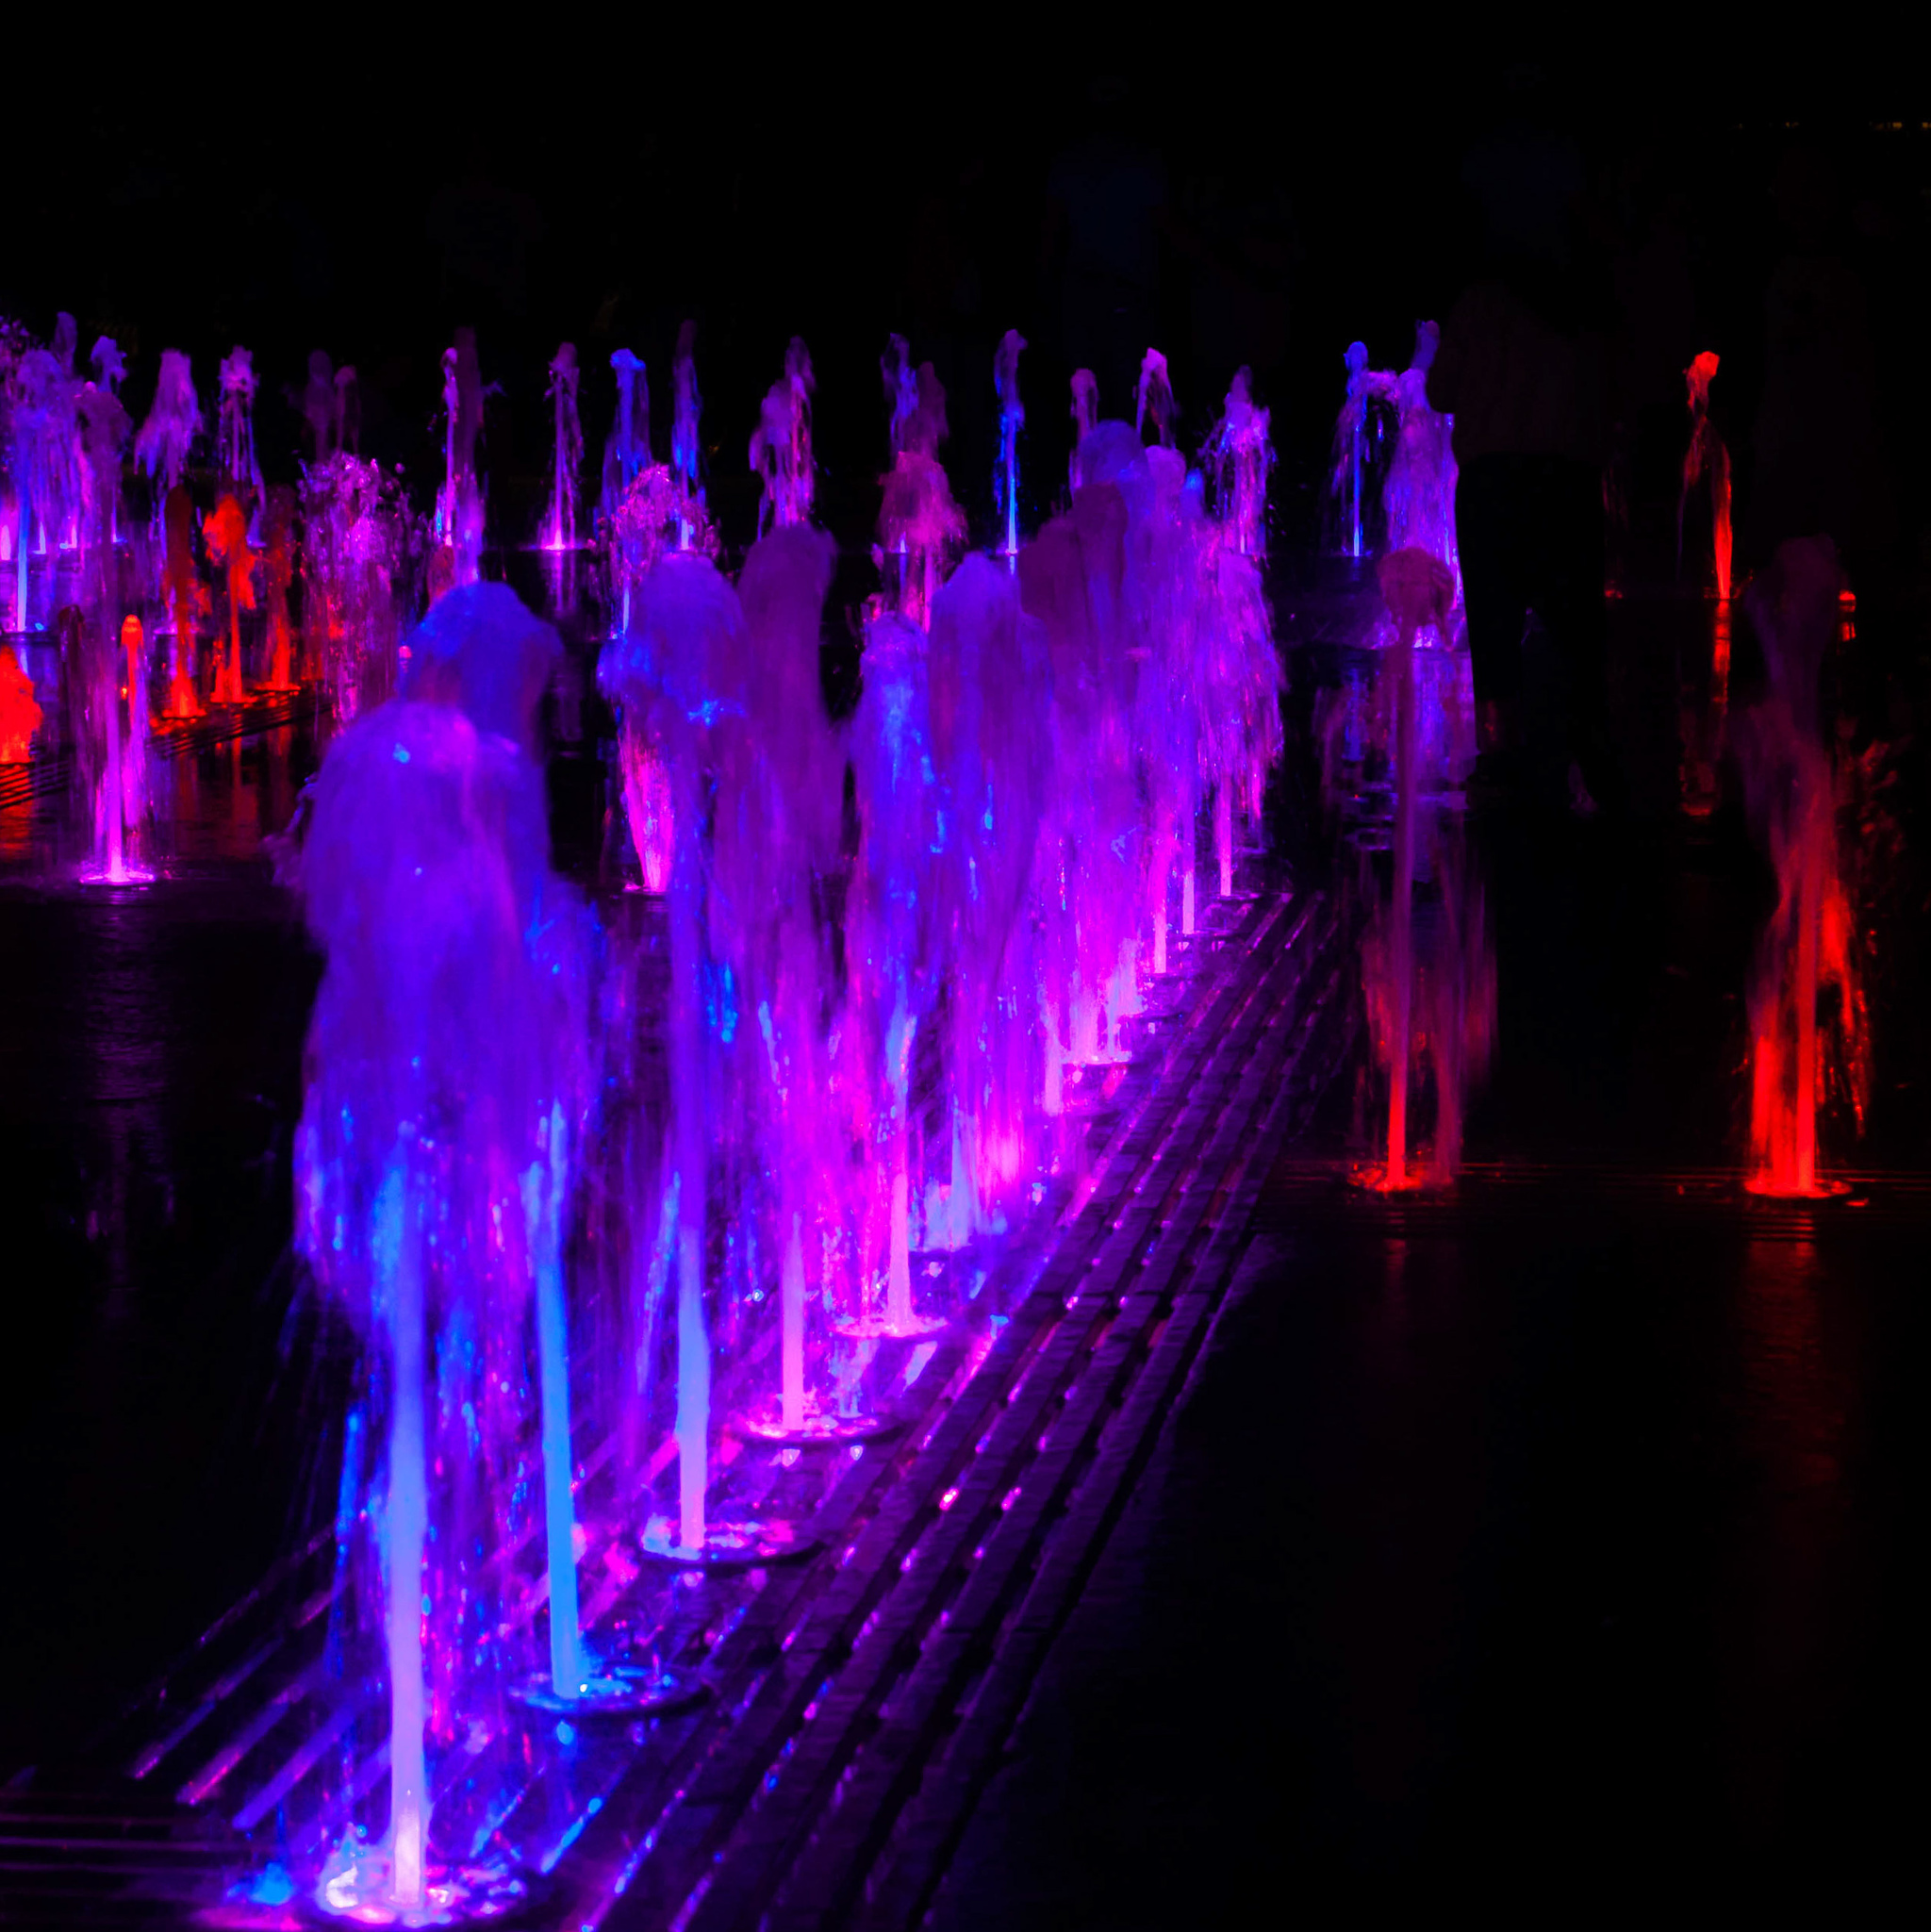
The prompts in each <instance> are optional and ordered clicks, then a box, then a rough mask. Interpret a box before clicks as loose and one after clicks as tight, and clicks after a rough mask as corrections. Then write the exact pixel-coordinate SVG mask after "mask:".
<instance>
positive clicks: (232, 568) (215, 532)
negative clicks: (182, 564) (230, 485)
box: [201, 496, 255, 704]
mask: <svg viewBox="0 0 1931 1932" xmlns="http://www.w3.org/2000/svg"><path fill="white" fill-rule="evenodd" d="M201 534H202V536H203V537H205V538H206V541H207V553H208V555H209V556H210V557H211V558H212V559H213V560H214V562H215V563H216V564H218V565H220V566H221V567H222V568H223V569H224V570H226V571H227V573H228V649H227V654H226V655H225V656H224V657H223V659H222V661H221V663H220V665H218V666H217V667H216V669H215V689H214V698H215V702H216V703H217V704H239V703H242V702H245V701H246V698H247V695H248V694H247V691H246V689H245V688H244V687H243V685H242V683H241V613H242V612H243V611H244V610H253V609H254V608H255V575H254V572H255V553H254V551H252V550H251V549H250V548H249V547H248V519H247V517H246V515H245V514H244V513H243V511H242V508H241V505H240V504H239V503H237V502H236V500H235V499H234V498H233V497H231V496H224V497H223V499H222V500H221V502H220V503H218V504H216V505H215V511H214V515H213V516H211V517H210V518H209V519H208V520H207V521H206V523H204V524H203V525H202V526H201Z"/></svg>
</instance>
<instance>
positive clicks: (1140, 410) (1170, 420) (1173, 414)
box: [1133, 349, 1180, 450]
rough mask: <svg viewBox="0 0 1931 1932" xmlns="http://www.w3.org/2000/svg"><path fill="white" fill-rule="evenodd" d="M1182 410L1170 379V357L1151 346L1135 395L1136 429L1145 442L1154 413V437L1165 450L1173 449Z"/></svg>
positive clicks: (1134, 429) (1134, 420) (1145, 357)
mask: <svg viewBox="0 0 1931 1932" xmlns="http://www.w3.org/2000/svg"><path fill="white" fill-rule="evenodd" d="M1148 417H1151V418H1152V420H1153V439H1154V441H1155V442H1157V443H1158V444H1159V445H1160V447H1161V448H1162V449H1163V450H1170V449H1172V448H1173V432H1174V424H1175V423H1176V422H1177V421H1179V419H1180V405H1179V404H1178V403H1176V402H1175V401H1174V399H1173V384H1172V383H1171V382H1170V381H1168V379H1167V373H1166V357H1165V356H1164V355H1162V354H1161V353H1160V351H1159V350H1158V349H1149V350H1147V354H1146V355H1145V356H1144V357H1143V358H1142V360H1141V363H1140V383H1139V388H1137V389H1136V390H1135V392H1134V397H1133V433H1134V435H1136V436H1137V437H1139V438H1140V439H1141V440H1142V441H1143V442H1144V441H1145V440H1146V438H1147V418H1148Z"/></svg>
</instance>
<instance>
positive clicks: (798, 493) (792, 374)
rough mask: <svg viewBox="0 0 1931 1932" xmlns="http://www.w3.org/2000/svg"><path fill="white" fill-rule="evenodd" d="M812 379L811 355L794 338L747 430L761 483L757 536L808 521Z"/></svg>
mask: <svg viewBox="0 0 1931 1932" xmlns="http://www.w3.org/2000/svg"><path fill="white" fill-rule="evenodd" d="M815 388H817V377H816V376H814V375H813V374H812V371H811V352H810V351H809V350H808V349H806V347H805V346H804V343H803V341H802V340H801V339H800V338H799V337H797V336H793V337H792V339H791V345H790V347H789V348H787V349H786V350H785V352H784V378H783V380H782V381H779V382H776V383H774V384H772V386H771V388H770V389H769V390H768V391H767V394H766V396H765V400H764V405H763V406H762V408H761V409H760V410H759V412H758V426H757V428H756V429H755V430H753V431H752V432H751V468H752V469H753V470H754V471H757V473H758V477H759V479H760V480H761V481H762V483H763V484H764V498H763V501H762V502H761V503H760V504H759V506H758V534H759V536H761V537H762V536H763V535H764V533H765V532H766V531H767V530H774V529H776V530H782V529H784V528H785V527H786V526H787V525H789V524H792V523H803V522H806V521H808V520H810V517H811V505H812V498H813V495H814V494H815V492H816V488H817V473H816V471H815V470H814V469H813V466H812V454H811V397H812V391H813V390H814V389H815Z"/></svg>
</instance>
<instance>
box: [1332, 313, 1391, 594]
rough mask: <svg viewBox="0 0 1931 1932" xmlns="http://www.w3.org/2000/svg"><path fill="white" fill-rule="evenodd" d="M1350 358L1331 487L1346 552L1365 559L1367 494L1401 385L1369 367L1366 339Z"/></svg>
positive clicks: (1337, 424) (1350, 351)
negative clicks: (1338, 511) (1390, 413)
mask: <svg viewBox="0 0 1931 1932" xmlns="http://www.w3.org/2000/svg"><path fill="white" fill-rule="evenodd" d="M1345 361H1346V365H1347V393H1346V395H1345V398H1344V399H1343V401H1342V405H1341V414H1340V415H1339V416H1338V417H1337V418H1336V419H1335V422H1334V462H1333V469H1332V471H1330V473H1329V480H1328V487H1329V494H1330V495H1331V496H1332V497H1333V498H1334V500H1335V503H1336V504H1337V505H1338V506H1339V509H1340V518H1341V553H1342V554H1343V555H1344V556H1350V557H1357V558H1359V557H1364V556H1366V555H1367V553H1368V504H1367V493H1368V488H1369V486H1370V484H1371V482H1372V481H1373V471H1374V463H1375V460H1376V457H1377V455H1378V453H1379V449H1380V443H1381V437H1382V432H1383V428H1384V425H1385V421H1386V415H1387V411H1388V409H1389V408H1390V407H1391V406H1392V405H1395V402H1396V401H1397V398H1398V394H1399V389H1398V385H1397V382H1396V379H1395V376H1394V375H1393V374H1392V373H1390V372H1388V371H1387V370H1381V369H1370V368H1369V367H1368V351H1367V345H1366V344H1365V343H1362V342H1350V343H1349V344H1348V345H1347V355H1346V357H1345Z"/></svg>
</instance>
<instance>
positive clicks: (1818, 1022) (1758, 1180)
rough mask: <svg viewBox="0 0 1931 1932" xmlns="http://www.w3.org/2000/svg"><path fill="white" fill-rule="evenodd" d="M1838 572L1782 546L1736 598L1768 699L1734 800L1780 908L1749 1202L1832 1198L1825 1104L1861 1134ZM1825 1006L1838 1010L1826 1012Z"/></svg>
mask: <svg viewBox="0 0 1931 1932" xmlns="http://www.w3.org/2000/svg"><path fill="white" fill-rule="evenodd" d="M1842 592H1843V572H1842V570H1841V569H1840V566H1839V563H1838V559H1837V552H1836V549H1835V547H1834V546H1833V545H1832V543H1831V541H1830V539H1829V538H1828V537H1804V538H1796V539H1793V540H1791V542H1788V543H1786V544H1784V545H1783V546H1782V547H1781V548H1780V549H1779V550H1778V552H1777V553H1776V556H1775V557H1774V560H1773V561H1772V564H1771V566H1770V568H1769V569H1768V570H1765V571H1763V572H1762V573H1761V574H1760V575H1759V576H1758V579H1757V581H1756V582H1755V583H1754V584H1753V585H1752V586H1751V587H1750V590H1749V592H1748V593H1747V594H1746V596H1745V598H1744V608H1745V609H1746V610H1747V611H1748V613H1749V616H1750V621H1751V625H1752V628H1753V629H1754V630H1755V631H1756V633H1757V635H1758V638H1759V640H1760V641H1761V643H1762V645H1763V655H1764V666H1765V669H1766V671H1767V672H1768V689H1767V690H1766V693H1765V695H1764V698H1763V701H1762V702H1761V703H1759V704H1758V706H1757V707H1756V708H1755V709H1754V710H1753V711H1751V712H1749V713H1748V714H1746V715H1745V716H1744V717H1742V718H1739V720H1738V721H1737V730H1736V740H1737V750H1738V755H1739V762H1740V764H1741V767H1742V771H1743V781H1744V793H1745V798H1746V801H1747V802H1748V805H1749V808H1750V816H1751V818H1752V820H1753V822H1754V824H1755V826H1756V829H1757V832H1758V836H1759V838H1760V839H1761V840H1762V842H1763V844H1764V845H1765V847H1766V848H1767V850H1768V851H1769V855H1770V859H1771V863H1772V864H1773V865H1774V867H1775V868H1776V880H1777V903H1776V909H1775V911H1774V913H1773V914H1772V915H1771V917H1770V920H1769V923H1768V924H1767V925H1766V926H1765V928H1764V930H1763V933H1762V935H1761V937H1760V939H1759V941H1758V951H1757V961H1756V965H1755V966H1754V968H1753V970H1752V973H1751V978H1750V991H1749V1014H1750V1035H1751V1052H1750V1152H1751V1168H1750V1173H1749V1176H1748V1183H1747V1184H1748V1185H1749V1187H1750V1189H1751V1191H1752V1192H1753V1193H1757V1194H1768V1195H1782V1196H1790V1197H1799V1198H1801V1197H1807V1196H1816V1195H1823V1194H1829V1193H1831V1192H1833V1191H1834V1190H1833V1188H1832V1187H1831V1185H1830V1183H1829V1182H1827V1181H1824V1180H1823V1179H1822V1178H1821V1177H1820V1174H1819V1171H1818V1110H1819V1107H1820V1105H1821V1104H1822V1102H1823V1101H1824V1099H1825V1098H1827V1097H1829V1096H1830V1095H1831V1094H1833V1093H1836V1094H1837V1095H1839V1096H1840V1097H1841V1098H1843V1099H1844V1100H1845V1102H1846V1103H1847V1104H1848V1107H1849V1110H1850V1112H1851V1113H1852V1115H1853V1116H1854V1118H1855V1121H1856V1123H1857V1126H1858V1127H1860V1128H1861V1126H1862V1124H1863V1116H1864V1107H1865V1102H1866V1098H1867V1096H1868V1092H1869V1087H1870V1078H1871V1071H1870V1037H1869V1034H1870V1028H1869V1021H1868V1018H1867V1014H1866V1006H1865V999H1864V989H1863V984H1862V974H1861V972H1860V969H1859V959H1858V936H1857V920H1856V917H1855V914H1854V908H1853V907H1852V904H1851V900H1850V894H1849V892H1848V890H1847V889H1846V885H1845V881H1844V868H1843V866H1842V863H1841V859H1840V852H1839V846H1838V830H1837V787H1836V783H1835V774H1834V773H1833V771H1832V768H1831V758H1830V753H1829V751H1828V750H1827V749H1826V747H1825V742H1824V729H1823V720H1822V716H1821V709H1822V707H1821V701H1820V692H1819V685H1820V683H1821V680H1822V673H1823V668H1824V656H1825V653H1826V652H1828V651H1829V649H1830V646H1831V642H1832V639H1833V637H1834V636H1836V633H1837V628H1838V625H1839V623H1840V620H1841V610H1842V605H1841V603H1840V598H1841V595H1842ZM1826 994H1828V995H1831V996H1834V997H1832V998H1830V999H1827V1000H1826V999H1825V998H1824V996H1825V995H1826Z"/></svg>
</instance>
